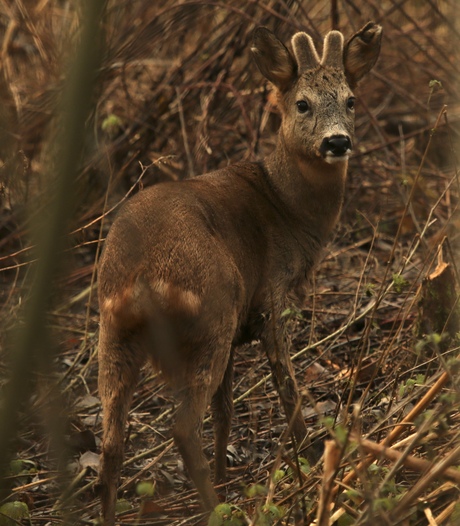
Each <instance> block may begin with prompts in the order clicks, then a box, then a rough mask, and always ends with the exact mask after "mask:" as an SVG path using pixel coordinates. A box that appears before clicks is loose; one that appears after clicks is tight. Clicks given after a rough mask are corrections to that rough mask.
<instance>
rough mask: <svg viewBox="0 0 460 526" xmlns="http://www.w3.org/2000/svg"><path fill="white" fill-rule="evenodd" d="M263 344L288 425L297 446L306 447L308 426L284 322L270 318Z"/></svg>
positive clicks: (262, 340)
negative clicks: (303, 413)
mask: <svg viewBox="0 0 460 526" xmlns="http://www.w3.org/2000/svg"><path fill="white" fill-rule="evenodd" d="M261 343H262V346H263V348H264V350H265V352H266V354H267V357H268V361H269V363H270V367H271V370H272V374H273V382H274V384H275V387H276V390H277V391H278V394H279V396H280V398H281V403H282V404H283V408H284V412H285V414H286V418H287V421H288V425H290V426H291V429H292V434H293V435H294V437H295V439H296V442H297V445H298V446H300V445H302V444H304V445H305V443H306V439H307V426H306V425H305V422H304V419H303V417H302V412H301V403H300V402H301V398H300V395H299V390H298V387H297V382H296V380H295V376H294V369H293V367H292V362H291V357H290V355H289V346H288V339H287V336H286V327H285V322H284V320H282V319H281V320H276V319H270V318H269V319H268V320H267V325H266V327H265V330H264V334H263V336H262V338H261Z"/></svg>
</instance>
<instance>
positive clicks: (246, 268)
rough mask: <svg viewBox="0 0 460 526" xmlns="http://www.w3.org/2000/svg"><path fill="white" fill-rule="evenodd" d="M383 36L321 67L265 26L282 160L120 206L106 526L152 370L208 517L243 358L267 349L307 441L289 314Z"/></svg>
mask: <svg viewBox="0 0 460 526" xmlns="http://www.w3.org/2000/svg"><path fill="white" fill-rule="evenodd" d="M381 34H382V28H381V27H380V26H379V25H376V24H374V23H372V22H370V23H368V24H367V25H366V26H365V27H363V28H362V29H361V30H360V31H358V32H357V33H356V34H355V35H353V36H352V37H351V38H350V39H349V40H348V41H347V42H346V44H345V45H344V40H343V36H342V34H341V33H339V32H338V31H331V32H330V33H328V34H327V35H326V37H325V40H324V46H323V48H324V49H323V53H322V58H320V57H319V55H318V53H317V51H316V49H315V46H314V44H313V40H312V39H311V37H310V36H308V35H307V34H306V33H303V32H299V33H296V34H295V35H294V36H293V38H292V52H291V51H289V50H288V49H287V48H286V47H285V46H284V45H283V44H282V43H281V42H280V41H279V40H278V39H277V38H276V37H275V36H274V34H273V33H271V32H270V31H269V30H268V29H266V28H263V27H261V28H258V29H256V30H255V33H254V39H253V47H252V52H253V56H254V59H255V62H256V64H257V66H258V68H259V69H260V71H261V73H262V74H263V75H264V77H266V79H268V80H269V81H270V82H271V83H272V84H273V85H274V89H275V90H276V97H277V104H278V107H279V110H280V113H281V117H282V122H281V128H280V130H279V135H278V142H277V146H276V149H275V151H274V152H273V153H272V154H271V155H270V156H269V157H268V158H267V159H265V160H264V161H262V162H241V163H238V164H234V165H231V166H229V167H227V168H224V169H221V170H217V171H215V172H212V173H209V174H206V175H202V176H200V177H195V178H191V179H188V180H184V181H181V182H168V183H161V184H158V185H155V186H153V187H151V188H148V189H146V190H143V191H141V192H139V193H138V194H137V195H136V196H135V197H133V198H132V199H130V200H129V201H128V202H127V203H126V205H125V206H124V207H123V208H122V210H121V212H120V213H119V215H118V217H117V218H116V220H115V222H114V224H113V226H112V228H111V230H110V232H109V234H108V236H107V240H106V243H105V249H104V253H103V256H102V259H101V262H100V266H99V305H100V315H101V321H100V340H99V391H100V396H101V399H102V406H103V411H104V412H103V422H104V435H103V442H102V458H101V469H100V479H99V480H100V488H101V497H102V510H103V517H104V521H105V524H114V521H115V501H116V493H117V484H118V480H119V475H120V469H121V465H122V459H123V446H124V443H123V442H124V440H123V437H124V428H125V424H126V420H127V415H128V410H129V407H130V403H131V399H132V395H133V391H134V389H135V387H136V383H137V380H138V374H139V370H140V368H141V366H142V365H143V364H144V363H145V362H146V361H147V360H150V361H151V362H152V363H153V365H154V367H156V368H157V370H159V371H161V372H162V374H163V376H164V378H165V379H166V381H167V383H168V384H169V385H170V386H171V387H172V388H173V390H174V392H175V395H176V396H177V398H178V400H179V401H180V402H181V403H180V405H179V407H178V410H177V415H176V422H175V426H174V429H173V436H174V440H175V443H176V446H177V448H178V449H179V451H180V453H181V455H182V457H183V459H184V462H185V466H186V467H187V470H188V473H189V475H190V477H191V478H192V479H193V482H194V483H195V485H196V487H197V489H198V492H199V495H200V497H201V500H202V503H203V505H204V508H205V509H206V510H212V509H213V508H214V507H215V506H216V505H217V504H218V503H219V500H218V497H217V494H216V492H215V490H214V487H213V484H212V483H211V478H210V469H209V465H208V462H207V460H206V457H205V456H204V453H203V450H202V441H201V427H202V422H203V416H204V413H205V411H206V409H207V407H208V405H209V404H210V405H211V410H212V414H213V417H214V429H215V479H214V482H215V483H216V484H219V483H222V482H224V481H225V472H226V451H227V443H228V437H229V433H230V421H231V418H232V412H233V400H232V379H233V350H234V348H235V347H236V346H238V345H241V344H243V343H246V342H251V341H253V340H260V341H261V344H262V347H263V349H264V350H265V352H266V354H267V356H268V360H269V363H270V365H271V368H272V371H273V381H274V384H275V386H276V388H277V390H278V392H279V396H280V398H281V402H282V405H283V407H284V412H285V414H286V417H287V420H288V422H290V424H291V426H292V433H293V436H294V437H295V439H296V441H297V443H299V444H300V443H301V442H302V441H304V440H305V438H306V435H307V430H306V425H305V422H304V420H303V418H302V415H301V412H300V411H298V405H299V393H298V388H297V384H296V381H295V377H294V372H293V367H292V364H291V361H290V356H289V352H288V345H287V341H286V334H285V328H284V325H285V323H284V320H283V317H282V316H281V313H282V312H283V311H284V309H285V308H286V307H287V306H289V305H291V304H292V302H297V303H298V304H302V302H303V301H304V299H305V296H306V285H307V278H308V277H309V275H310V274H311V271H312V269H313V267H314V266H315V264H316V263H317V261H318V259H319V257H320V254H321V248H322V247H323V246H324V245H325V243H326V241H327V239H328V237H329V235H330V233H331V231H332V229H333V228H334V226H335V224H336V222H337V219H338V217H339V214H340V210H341V205H342V200H343V195H344V187H345V177H346V172H347V164H348V157H349V154H350V152H351V150H352V144H353V143H352V141H353V132H354V109H353V108H354V101H355V98H354V96H353V93H352V91H351V90H352V89H353V88H354V87H355V86H356V84H357V82H358V81H359V80H360V79H361V78H362V77H363V76H364V75H365V74H366V73H368V72H369V71H370V69H371V68H372V67H373V66H374V64H375V62H376V60H377V57H378V55H379V51H380V41H381Z"/></svg>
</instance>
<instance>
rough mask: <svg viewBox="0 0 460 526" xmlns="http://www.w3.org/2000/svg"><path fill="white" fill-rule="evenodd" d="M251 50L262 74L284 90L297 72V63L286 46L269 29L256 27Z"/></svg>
mask: <svg viewBox="0 0 460 526" xmlns="http://www.w3.org/2000/svg"><path fill="white" fill-rule="evenodd" d="M251 51H252V54H253V57H254V60H255V62H256V64H257V67H258V68H259V70H260V72H261V73H262V75H263V76H264V77H265V78H266V79H267V80H269V81H270V82H272V83H273V84H274V85H275V86H276V87H277V88H279V89H280V90H281V91H285V90H286V89H287V87H288V86H289V85H290V84H291V82H292V81H293V80H294V79H295V78H296V74H297V64H296V62H295V60H294V58H293V57H292V55H291V53H290V52H289V50H288V49H287V47H286V46H285V45H284V44H283V43H282V42H280V41H279V40H278V39H277V38H276V37H275V35H274V34H273V33H272V32H271V31H270V30H269V29H267V28H266V27H258V28H257V29H256V30H255V31H254V36H253V41H252V47H251Z"/></svg>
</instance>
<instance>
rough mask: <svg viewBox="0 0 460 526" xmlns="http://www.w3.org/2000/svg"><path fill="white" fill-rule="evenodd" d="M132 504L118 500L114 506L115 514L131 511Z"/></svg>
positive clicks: (124, 500)
mask: <svg viewBox="0 0 460 526" xmlns="http://www.w3.org/2000/svg"><path fill="white" fill-rule="evenodd" d="M132 509H133V506H132V504H131V503H130V502H129V501H128V500H126V499H118V500H117V503H116V504H115V513H123V512H124V511H129V510H132Z"/></svg>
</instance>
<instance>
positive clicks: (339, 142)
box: [319, 135, 351, 157]
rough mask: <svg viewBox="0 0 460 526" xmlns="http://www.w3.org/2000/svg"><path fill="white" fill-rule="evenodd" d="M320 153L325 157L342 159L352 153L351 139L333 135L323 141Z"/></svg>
mask: <svg viewBox="0 0 460 526" xmlns="http://www.w3.org/2000/svg"><path fill="white" fill-rule="evenodd" d="M319 151H320V152H321V154H322V155H323V156H325V155H333V156H335V157H341V156H342V155H345V154H346V153H347V152H349V151H351V141H350V137H347V136H346V135H332V136H331V137H326V138H324V139H323V142H322V143H321V146H320V148H319Z"/></svg>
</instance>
